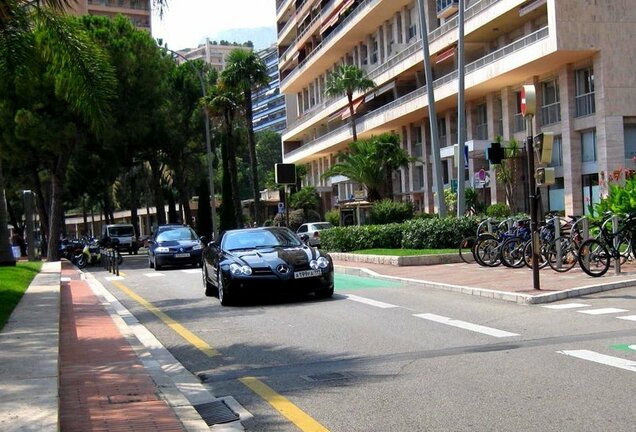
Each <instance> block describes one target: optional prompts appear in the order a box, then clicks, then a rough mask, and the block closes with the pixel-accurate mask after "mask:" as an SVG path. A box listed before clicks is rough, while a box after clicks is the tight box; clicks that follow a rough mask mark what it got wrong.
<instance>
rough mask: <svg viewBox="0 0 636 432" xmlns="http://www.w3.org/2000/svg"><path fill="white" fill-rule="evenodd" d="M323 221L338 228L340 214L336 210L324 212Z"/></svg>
mask: <svg viewBox="0 0 636 432" xmlns="http://www.w3.org/2000/svg"><path fill="white" fill-rule="evenodd" d="M325 221H327V222H330V223H331V225H333V226H340V212H339V211H338V210H330V211H328V212H326V213H325Z"/></svg>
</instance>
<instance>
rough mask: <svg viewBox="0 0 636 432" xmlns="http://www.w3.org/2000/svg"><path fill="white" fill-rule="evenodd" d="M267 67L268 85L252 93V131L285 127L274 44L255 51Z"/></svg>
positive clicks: (282, 128) (278, 129)
mask: <svg viewBox="0 0 636 432" xmlns="http://www.w3.org/2000/svg"><path fill="white" fill-rule="evenodd" d="M256 54H257V55H258V56H259V57H260V58H261V59H262V60H263V63H265V66H266V67H267V75H269V85H268V86H267V87H263V88H260V89H258V90H257V91H256V92H254V94H253V95H252V106H253V108H254V112H253V121H252V123H253V125H254V132H259V131H263V130H271V131H274V132H279V133H280V132H282V131H283V130H284V129H285V127H286V120H287V119H286V117H285V97H284V96H283V95H281V94H280V80H279V79H278V50H277V48H276V45H274V46H272V47H269V48H267V49H264V50H262V51H259V52H257V53H256Z"/></svg>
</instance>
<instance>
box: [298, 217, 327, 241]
mask: <svg viewBox="0 0 636 432" xmlns="http://www.w3.org/2000/svg"><path fill="white" fill-rule="evenodd" d="M329 228H333V225H331V223H329V222H311V223H306V224H302V225H301V226H300V227H299V228H298V230H296V235H297V236H298V237H300V236H302V235H307V236H308V237H309V240H308V243H309V245H310V246H320V231H322V230H325V229H329Z"/></svg>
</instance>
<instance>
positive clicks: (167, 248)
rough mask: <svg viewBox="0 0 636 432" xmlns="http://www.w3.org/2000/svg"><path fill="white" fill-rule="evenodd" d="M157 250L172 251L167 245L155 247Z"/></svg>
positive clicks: (160, 251)
mask: <svg viewBox="0 0 636 432" xmlns="http://www.w3.org/2000/svg"><path fill="white" fill-rule="evenodd" d="M155 252H159V253H166V252H170V248H169V247H165V246H159V247H158V248H156V249H155Z"/></svg>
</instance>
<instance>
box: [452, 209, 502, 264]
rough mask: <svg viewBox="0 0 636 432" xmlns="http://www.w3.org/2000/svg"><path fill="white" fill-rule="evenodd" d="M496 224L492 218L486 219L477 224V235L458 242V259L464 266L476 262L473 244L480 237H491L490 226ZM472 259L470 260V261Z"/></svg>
mask: <svg viewBox="0 0 636 432" xmlns="http://www.w3.org/2000/svg"><path fill="white" fill-rule="evenodd" d="M493 223H496V221H495V219H493V218H490V217H489V218H486V219H483V220H482V221H481V222H479V225H477V235H474V236H468V237H464V238H463V239H462V240H461V241H460V242H459V257H460V258H461V260H462V261H464V262H465V263H466V264H471V263H472V262H474V261H476V259H475V244H476V243H477V239H478V238H479V237H480V236H482V235H486V234H488V235H492V227H491V225H492V224H493ZM470 258H472V259H470Z"/></svg>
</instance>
